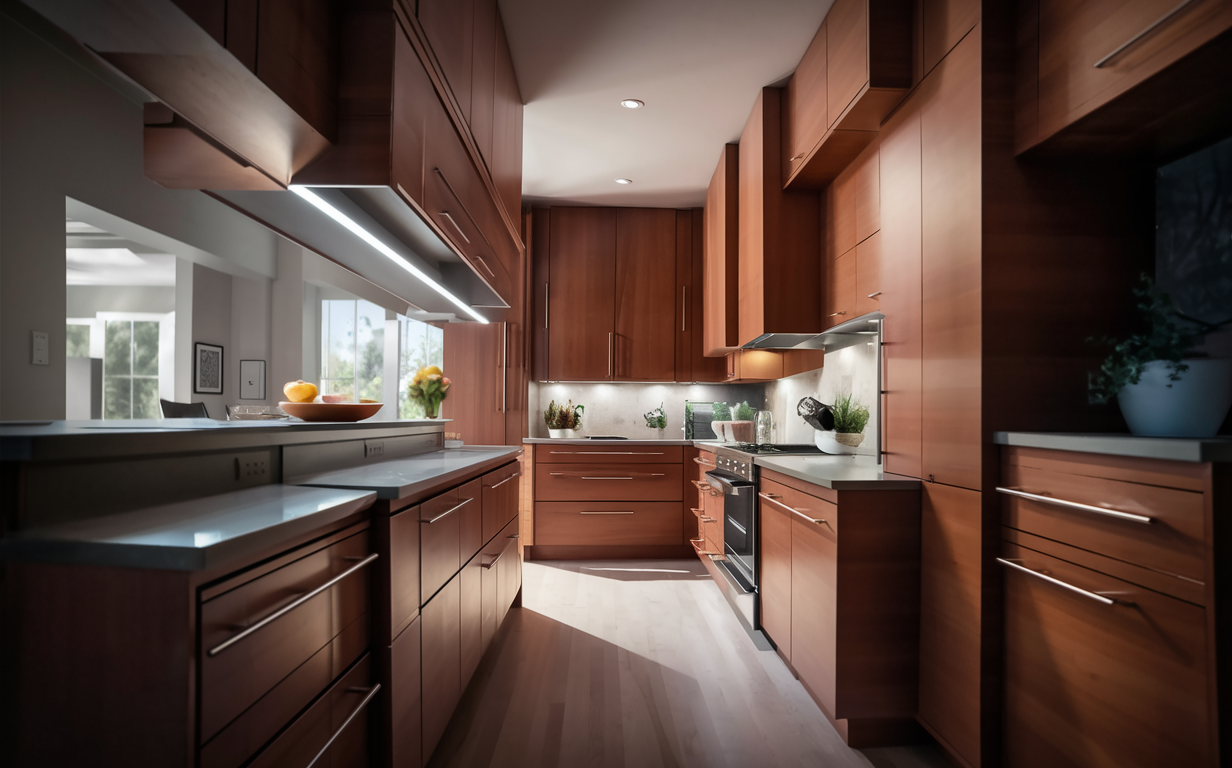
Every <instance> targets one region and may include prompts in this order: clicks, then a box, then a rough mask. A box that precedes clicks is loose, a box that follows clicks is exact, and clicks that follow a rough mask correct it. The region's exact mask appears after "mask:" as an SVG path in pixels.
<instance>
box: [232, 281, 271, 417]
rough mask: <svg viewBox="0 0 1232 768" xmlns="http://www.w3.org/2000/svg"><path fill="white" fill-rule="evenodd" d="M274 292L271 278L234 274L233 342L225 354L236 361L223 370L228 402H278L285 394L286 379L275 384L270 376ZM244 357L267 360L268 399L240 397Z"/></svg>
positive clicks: (256, 403)
mask: <svg viewBox="0 0 1232 768" xmlns="http://www.w3.org/2000/svg"><path fill="white" fill-rule="evenodd" d="M271 294H272V292H271V285H270V281H269V280H245V279H244V278H242V277H232V278H231V345H230V348H229V349H227V350H225V353H226V354H225V355H224V357H227V356H229V357H230V361H229V362H233V364H232V365H231V366H230V367H229V368H226V369H225V370H224V371H223V376H224V381H225V383H224V385H223V395H224V397H223V399H224V400H225V401H226V402H227V403H228V404H231V405H237V404H238V405H263V404H264V405H270V404H273V405H277V404H278V399H281V397H282V384H283V383H284V382H278V386H277V387H276V388H275V387H272V386H271V382H270V379H269V368H270V325H271V316H270V309H271V306H272V302H271ZM232 350H234V352H232ZM241 360H264V361H265V378H266V381H265V399H263V400H240V361H241ZM275 390H277V391H276V392H275ZM275 395H276V396H277V397H278V399H274V398H275ZM224 415H225V414H224Z"/></svg>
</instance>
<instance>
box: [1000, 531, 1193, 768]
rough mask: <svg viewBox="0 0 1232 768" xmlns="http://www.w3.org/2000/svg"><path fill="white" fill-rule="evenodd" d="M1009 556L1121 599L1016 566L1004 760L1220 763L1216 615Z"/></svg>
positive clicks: (1065, 566)
mask: <svg viewBox="0 0 1232 768" xmlns="http://www.w3.org/2000/svg"><path fill="white" fill-rule="evenodd" d="M1002 556H1003V557H1004V558H1006V559H1009V560H1011V561H1013V562H1016V563H1018V564H1020V565H1021V566H1023V567H1025V568H1028V569H1030V570H1032V571H1047V575H1048V576H1049V577H1051V578H1053V579H1057V580H1059V581H1061V582H1064V583H1066V584H1069V585H1072V586H1075V587H1078V588H1080V589H1083V590H1088V591H1091V592H1094V593H1099V594H1104V595H1107V596H1109V597H1114V598H1116V599H1117V600H1118V601H1121V602H1118V603H1116V604H1114V605H1104V604H1102V603H1100V602H1097V601H1095V600H1093V599H1091V598H1090V597H1084V596H1082V595H1079V594H1077V593H1074V592H1072V591H1070V590H1068V589H1065V588H1064V587H1061V586H1058V585H1056V584H1053V583H1050V582H1048V581H1045V580H1044V579H1042V578H1039V577H1037V576H1034V575H1032V574H1028V573H1022V572H1020V571H1017V570H1016V569H1013V568H1009V567H1006V568H1005V573H1004V574H1003V578H1004V585H1005V586H1004V589H1005V704H1006V711H1005V718H1004V722H1005V723H1006V732H1005V743H1004V746H1005V765H1006V766H1008V767H1009V768H1017V767H1018V766H1023V767H1024V768H1025V767H1026V766H1039V765H1049V766H1075V768H1077V766H1084V767H1091V766H1109V767H1111V766H1117V767H1118V768H1125V767H1127V766H1158V765H1192V766H1202V765H1210V760H1209V756H1208V753H1207V749H1206V746H1207V743H1208V731H1207V722H1208V720H1207V708H1206V701H1207V696H1206V657H1207V651H1206V642H1205V626H1206V617H1205V611H1204V610H1203V609H1201V608H1199V607H1197V606H1194V605H1191V604H1189V603H1186V602H1183V601H1181V600H1177V599H1175V598H1171V597H1167V596H1164V595H1161V594H1159V593H1157V592H1152V591H1150V590H1147V589H1143V588H1141V587H1138V586H1135V585H1133V584H1130V583H1129V582H1125V581H1121V580H1119V579H1114V578H1112V577H1110V576H1106V575H1104V574H1102V573H1100V572H1098V571H1094V570H1090V569H1087V568H1082V567H1079V566H1077V565H1073V564H1071V563H1069V562H1067V561H1065V560H1061V559H1059V558H1056V557H1050V556H1048V555H1044V554H1041V553H1038V552H1035V551H1034V550H1031V549H1027V548H1024V547H1018V546H1015V545H1013V544H1009V543H1005V544H1003V547H1002ZM1130 603H1132V605H1131V604H1130Z"/></svg>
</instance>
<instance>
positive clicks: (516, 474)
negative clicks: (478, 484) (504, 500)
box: [488, 472, 522, 488]
mask: <svg viewBox="0 0 1232 768" xmlns="http://www.w3.org/2000/svg"><path fill="white" fill-rule="evenodd" d="M521 476H522V473H521V472H514V473H513V474H512V475H510V476H509V477H506V478H505V479H504V480H501V481H500V482H499V483H495V484H493V485H489V486H488V487H489V488H500V487H501V486H502V485H504V484H505V483H507V482H509V481H510V480H512V479H513V478H515V477H521Z"/></svg>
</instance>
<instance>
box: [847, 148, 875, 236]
mask: <svg viewBox="0 0 1232 768" xmlns="http://www.w3.org/2000/svg"><path fill="white" fill-rule="evenodd" d="M852 165H853V166H854V172H853V175H854V179H853V181H854V183H855V189H854V190H853V194H854V196H855V199H856V220H855V232H856V242H857V243H861V242H864V241H865V240H867V239H868V238H870V237H872V235H873V233H874V232H876V231H877V230H879V229H881V149H880V146H879V145H878V142H877V141H875V140H874V141H873V143H872V144H870V145H869V146H868V148H867V149H865V150H864V151H863V152H861V153H860V156H859V157H857V158H856V159H855V161H854V162H853V163H852Z"/></svg>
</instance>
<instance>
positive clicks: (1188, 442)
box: [993, 432, 1232, 463]
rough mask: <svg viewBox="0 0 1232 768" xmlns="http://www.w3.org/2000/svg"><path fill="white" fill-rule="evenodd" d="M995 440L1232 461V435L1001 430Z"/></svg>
mask: <svg viewBox="0 0 1232 768" xmlns="http://www.w3.org/2000/svg"><path fill="white" fill-rule="evenodd" d="M993 442H995V443H997V444H998V445H1014V446H1020V447H1023V448H1048V449H1052V450H1057V451H1077V452H1079V453H1102V454H1106V455H1109V456H1131V457H1134V458H1140V459H1166V460H1169V461H1192V462H1198V463H1204V462H1212V463H1220V462H1229V461H1232V437H1227V436H1219V437H1207V438H1189V437H1138V436H1136V435H1116V434H1084V433H1079V432H997V433H996V434H994V435H993Z"/></svg>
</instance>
